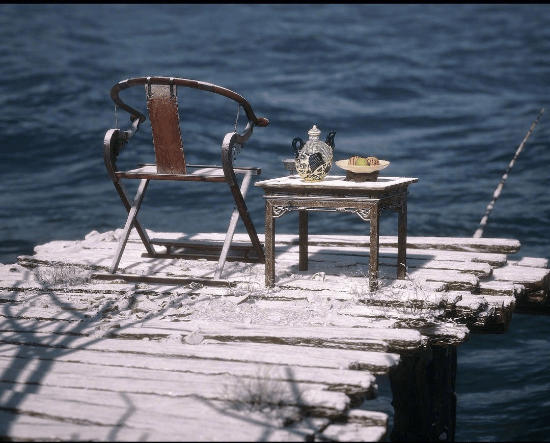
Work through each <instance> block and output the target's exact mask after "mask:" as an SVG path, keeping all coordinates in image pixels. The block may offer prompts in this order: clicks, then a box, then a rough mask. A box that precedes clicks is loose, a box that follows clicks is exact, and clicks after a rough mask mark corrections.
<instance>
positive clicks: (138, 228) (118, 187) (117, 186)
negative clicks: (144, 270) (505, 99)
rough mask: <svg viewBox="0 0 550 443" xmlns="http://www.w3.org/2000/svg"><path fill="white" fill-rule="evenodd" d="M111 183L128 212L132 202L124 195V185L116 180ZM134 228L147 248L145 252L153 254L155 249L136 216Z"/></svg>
mask: <svg viewBox="0 0 550 443" xmlns="http://www.w3.org/2000/svg"><path fill="white" fill-rule="evenodd" d="M113 184H114V185H115V189H116V190H117V192H118V195H119V197H120V199H121V200H122V203H123V204H124V207H125V208H126V211H127V212H128V213H129V212H130V210H131V209H132V204H131V203H130V200H129V199H128V196H127V195H126V192H125V190H124V187H123V186H122V182H119V181H116V182H113ZM134 228H136V231H137V233H138V235H139V237H140V238H141V241H142V242H143V245H144V246H145V249H147V253H149V254H151V255H155V249H154V248H153V246H152V245H151V240H150V239H149V236H148V235H147V232H145V229H143V228H142V227H141V225H140V224H139V221H138V219H137V218H134Z"/></svg>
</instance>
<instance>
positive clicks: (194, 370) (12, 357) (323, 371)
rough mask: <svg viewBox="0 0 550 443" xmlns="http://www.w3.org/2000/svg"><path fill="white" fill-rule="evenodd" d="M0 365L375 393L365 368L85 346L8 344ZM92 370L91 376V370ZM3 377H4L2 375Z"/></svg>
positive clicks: (0, 351)
mask: <svg viewBox="0 0 550 443" xmlns="http://www.w3.org/2000/svg"><path fill="white" fill-rule="evenodd" d="M4 348H5V347H4ZM79 365H84V366H79ZM0 367H2V368H8V367H9V369H10V371H17V375H16V377H17V380H19V377H20V376H22V375H21V374H20V373H19V372H18V370H19V368H21V369H29V368H33V371H34V373H35V374H37V373H38V372H43V371H56V372H58V373H63V372H68V373H70V374H72V373H76V372H78V374H82V375H84V374H85V373H86V371H88V369H89V368H93V367H98V369H97V371H98V372H97V374H100V373H102V372H105V371H107V372H108V375H109V377H115V376H117V377H136V378H138V376H139V374H138V372H137V371H136V370H138V371H139V370H141V371H146V370H148V371H150V372H148V373H145V375H144V376H143V377H141V378H140V379H151V378H154V377H157V378H164V377H163V372H158V371H164V372H169V374H168V379H170V377H172V376H174V377H176V376H175V375H174V374H179V376H180V378H178V377H176V379H177V380H176V381H180V380H181V375H182V374H187V373H190V374H202V375H212V376H231V377H243V378H249V379H250V378H252V379H255V378H265V377H269V378H270V379H271V380H277V381H281V382H285V383H306V384H307V383H315V384H318V385H325V386H327V387H329V389H331V390H338V391H341V392H344V393H346V394H349V395H357V394H361V395H363V396H364V397H367V398H374V397H375V396H376V379H375V378H374V376H373V375H372V374H371V373H370V372H368V371H354V370H346V369H332V368H316V367H308V368H304V367H302V366H290V365H283V364H280V365H274V364H265V363H262V364H260V363H252V362H239V361H227V360H224V361H222V360H219V359H194V358H186V359H181V358H170V357H165V356H155V355H153V356H151V355H139V354H129V355H126V356H125V357H124V359H123V360H121V359H120V355H117V354H115V353H109V352H101V353H98V352H94V351H88V350H79V351H78V352H76V353H72V354H64V355H59V356H56V355H53V354H52V355H43V356H40V357H39V358H38V359H37V358H36V357H35V354H34V353H32V352H27V353H21V352H20V351H19V350H18V349H17V348H16V347H11V348H7V349H0ZM113 368H114V369H113ZM155 371H157V372H155ZM92 372H93V375H94V376H95V375H96V372H95V370H93V371H92ZM117 374H119V375H117ZM3 380H4V381H8V380H7V379H3ZM190 380H191V378H190V379H189V380H187V379H186V381H190ZM11 381H16V380H15V379H14V380H11ZM214 382H215V381H213V383H214ZM199 396H200V394H199Z"/></svg>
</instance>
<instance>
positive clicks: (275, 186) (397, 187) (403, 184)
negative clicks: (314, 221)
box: [254, 175, 418, 291]
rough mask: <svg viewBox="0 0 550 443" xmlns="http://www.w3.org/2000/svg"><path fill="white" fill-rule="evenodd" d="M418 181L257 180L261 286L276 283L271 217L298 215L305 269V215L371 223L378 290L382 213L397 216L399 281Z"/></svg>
mask: <svg viewBox="0 0 550 443" xmlns="http://www.w3.org/2000/svg"><path fill="white" fill-rule="evenodd" d="M417 181H418V178H410V177H379V178H378V180H377V181H375V182H361V183H356V182H353V181H345V177H344V176H327V177H326V178H325V179H324V180H322V181H318V182H306V181H304V180H302V179H301V178H300V177H299V176H297V175H291V176H286V177H281V178H275V179H271V180H263V181H259V182H256V183H255V184H254V185H255V186H258V187H261V188H263V190H264V192H265V195H264V198H265V249H266V251H265V252H266V257H265V284H266V286H269V287H271V286H274V285H275V219H277V218H279V217H282V216H283V215H284V214H286V213H287V212H290V211H299V215H298V218H299V253H300V258H299V269H300V271H306V270H307V269H308V211H338V212H352V213H355V214H357V215H358V216H359V217H360V218H361V219H362V220H364V221H369V222H370V263H369V287H370V290H371V291H373V290H376V289H377V288H378V251H379V244H380V238H379V223H380V213H381V212H382V211H383V210H390V211H393V212H397V213H398V228H397V229H398V239H397V278H405V272H406V265H407V194H408V189H407V188H408V186H409V185H410V184H411V183H416V182H417Z"/></svg>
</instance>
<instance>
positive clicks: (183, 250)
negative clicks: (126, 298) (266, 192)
mask: <svg viewBox="0 0 550 443" xmlns="http://www.w3.org/2000/svg"><path fill="white" fill-rule="evenodd" d="M135 86H142V87H145V95H146V99H147V108H148V111H149V112H148V113H149V119H150V122H151V130H152V136H153V144H154V151H155V159H156V163H155V164H138V167H137V168H136V169H131V170H127V171H119V170H118V168H117V163H116V162H117V157H118V155H119V154H120V152H121V150H122V148H123V147H124V146H125V145H126V144H127V143H128V141H129V140H130V139H131V138H132V137H133V136H134V134H135V133H136V132H137V131H138V129H139V126H140V124H141V123H143V122H144V121H145V120H146V117H145V115H144V114H142V113H141V112H139V111H137V110H136V109H134V108H133V107H131V106H128V105H127V104H126V103H124V102H123V101H122V100H121V99H120V97H119V93H120V92H121V91H123V90H125V89H128V88H133V87H135ZM178 88H193V89H197V90H201V91H205V92H209V93H214V94H219V95H221V96H224V97H227V98H229V99H231V100H234V101H235V102H237V103H238V110H240V108H243V109H244V112H245V114H246V117H247V119H248V124H247V126H246V128H245V129H244V131H243V132H242V133H240V134H239V133H237V132H236V131H237V127H236V126H235V131H234V132H229V133H228V134H226V135H225V137H224V139H223V141H222V144H221V166H206V165H191V164H187V163H186V156H185V152H184V149H183V141H182V136H181V129H180V122H179V108H178V100H177V89H178ZM111 98H112V100H113V101H114V103H115V110H116V108H117V107H118V108H121V109H123V110H125V111H127V112H128V113H129V114H130V120H131V122H132V125H131V127H130V128H129V129H128V130H126V131H123V130H120V129H118V127H117V128H116V129H110V130H109V131H107V133H106V135H105V139H104V143H103V156H104V161H105V167H106V168H107V172H108V173H109V176H110V178H111V180H112V181H113V184H114V185H115V188H116V190H117V192H118V195H119V196H120V199H121V200H122V203H123V204H124V206H125V208H126V210H127V211H128V218H127V220H126V224H125V226H124V230H123V234H122V236H121V238H120V240H119V244H118V248H117V251H116V254H115V257H114V258H113V261H112V264H111V267H110V270H109V272H110V274H111V275H113V276H114V275H115V273H116V271H117V268H118V266H119V263H120V259H121V257H122V253H123V252H124V248H125V247H126V243H127V241H128V237H129V235H130V231H131V229H132V227H134V228H135V229H136V230H137V233H138V234H139V236H140V238H141V240H142V242H143V244H144V246H145V248H146V250H147V254H145V255H146V256H149V257H165V258H173V257H185V258H189V256H190V255H189V254H191V256H193V257H196V254H193V253H192V251H195V252H196V251H199V253H201V252H202V253H203V254H202V255H206V256H207V257H209V258H212V255H211V254H212V250H213V249H214V250H215V254H216V255H215V257H218V255H217V254H219V259H218V264H217V267H216V270H215V274H214V280H219V279H220V278H221V273H222V269H223V266H224V264H225V261H226V260H227V258H228V252H229V250H230V246H231V242H232V238H233V234H234V232H235V228H236V224H237V221H238V218H239V216H240V217H241V219H242V220H243V222H244V225H245V227H246V230H247V232H248V235H249V237H250V240H251V245H247V246H241V247H240V250H241V252H242V253H243V254H244V255H243V257H242V261H250V262H260V263H264V262H265V256H264V250H263V246H262V244H261V243H260V241H259V239H258V235H257V232H256V228H255V227H254V224H253V222H252V219H251V217H250V214H249V212H248V209H247V207H246V203H245V201H244V195H245V194H246V191H247V189H248V186H249V183H250V180H251V178H252V176H253V175H259V174H260V172H261V170H260V168H258V167H239V168H235V167H234V166H233V160H234V156H235V154H236V152H237V151H238V150H240V148H241V147H242V146H243V145H244V143H245V142H246V141H247V140H248V139H249V138H250V136H251V135H252V130H253V129H254V127H255V126H262V127H263V126H267V125H268V124H269V121H268V120H267V119H265V118H258V117H256V115H255V114H254V111H253V110H252V107H251V106H250V104H249V103H248V102H247V101H246V100H245V99H244V98H243V97H242V96H240V95H239V94H237V93H235V92H233V91H230V90H229V89H225V88H222V87H220V86H216V85H213V84H210V83H204V82H200V81H195V80H187V79H182V78H173V77H170V78H169V77H140V78H131V79H128V80H124V81H121V82H120V83H118V84H116V85H115V86H113V88H112V89H111ZM238 110H237V118H238ZM117 126H118V124H117ZM236 174H239V175H243V179H242V184H241V187H240V188H239V185H238V182H237V178H236ZM123 179H133V180H140V183H139V186H138V190H137V193H136V196H135V198H134V199H133V200H131V199H130V198H129V197H128V195H127V193H126V191H125V189H124V187H123V184H122V180H123ZM150 180H174V181H178V182H189V181H190V182H219V183H226V184H227V185H229V188H230V190H231V193H232V195H233V198H234V200H235V205H236V206H235V209H234V211H233V214H232V216H231V219H230V223H229V228H228V230H227V233H226V235H225V241H224V243H223V245H220V244H218V245H213V244H203V243H197V242H190V241H186V242H185V241H184V242H181V241H170V240H162V239H152V238H149V236H148V235H147V233H146V231H145V229H144V228H143V227H142V225H141V224H140V223H139V221H138V219H137V215H138V212H139V210H140V207H141V203H142V201H143V198H144V195H145V191H146V189H147V186H148V184H149V181H150ZM153 245H161V246H165V247H166V252H157V251H156V250H155V248H154V247H153ZM237 249H238V248H237ZM231 250H233V248H232V249H231ZM190 251H191V252H190ZM206 252H208V253H206ZM205 253H206V254H205ZM250 253H252V254H250ZM208 254H210V255H208ZM118 276H119V277H120V274H119V275H118ZM134 277H135V276H134ZM134 279H135V278H134Z"/></svg>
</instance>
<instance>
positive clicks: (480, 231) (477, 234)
mask: <svg viewBox="0 0 550 443" xmlns="http://www.w3.org/2000/svg"><path fill="white" fill-rule="evenodd" d="M542 114H544V108H542V109H541V111H540V113H539V115H538V116H537V118H536V119H535V121H534V122H533V124H532V125H531V128H530V129H529V131H528V132H527V135H526V136H525V138H524V139H523V141H522V142H521V144H520V145H519V147H518V149H517V151H516V154H515V155H514V157H513V158H512V161H511V162H510V164H509V165H508V169H506V172H505V173H504V175H503V176H502V179H501V180H500V183H499V184H498V186H497V188H496V189H495V192H494V194H493V199H492V200H491V203H489V206H487V210H486V211H485V215H484V216H483V218H482V219H481V222H480V223H479V228H477V231H476V232H475V233H474V238H481V236H482V235H483V229H484V228H485V225H486V224H487V220H488V219H489V214H491V211H492V210H493V208H494V207H495V203H496V201H497V199H498V197H499V196H500V192H501V191H502V188H503V187H504V183H505V182H506V179H507V178H508V174H509V172H510V170H511V169H512V167H513V166H514V164H515V163H516V159H517V158H518V156H519V154H520V152H521V150H522V149H523V146H524V145H525V142H526V141H527V139H528V138H529V136H530V135H531V132H533V129H535V126H537V123H538V122H539V119H540V118H541V116H542Z"/></svg>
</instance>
